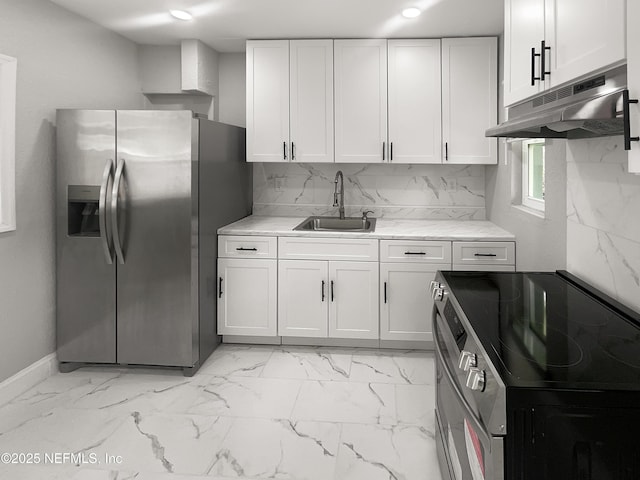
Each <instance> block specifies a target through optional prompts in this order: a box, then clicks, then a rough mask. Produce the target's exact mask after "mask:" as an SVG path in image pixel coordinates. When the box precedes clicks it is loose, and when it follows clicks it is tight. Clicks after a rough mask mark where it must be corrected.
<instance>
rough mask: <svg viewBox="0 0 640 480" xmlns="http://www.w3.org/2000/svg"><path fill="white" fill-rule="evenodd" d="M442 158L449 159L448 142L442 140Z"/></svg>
mask: <svg viewBox="0 0 640 480" xmlns="http://www.w3.org/2000/svg"><path fill="white" fill-rule="evenodd" d="M444 160H445V162H448V161H449V142H444Z"/></svg>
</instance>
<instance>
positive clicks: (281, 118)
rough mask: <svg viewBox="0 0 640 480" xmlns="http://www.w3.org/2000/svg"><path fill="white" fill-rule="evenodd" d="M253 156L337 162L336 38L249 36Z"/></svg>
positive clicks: (249, 124) (265, 159) (261, 159)
mask: <svg viewBox="0 0 640 480" xmlns="http://www.w3.org/2000/svg"><path fill="white" fill-rule="evenodd" d="M247 161H249V162H288V161H296V162H315V163H319V162H333V41H332V40H292V41H289V40H250V41H248V42H247Z"/></svg>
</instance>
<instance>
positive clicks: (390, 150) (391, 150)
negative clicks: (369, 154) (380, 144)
mask: <svg viewBox="0 0 640 480" xmlns="http://www.w3.org/2000/svg"><path fill="white" fill-rule="evenodd" d="M389 161H390V162H393V142H391V143H390V144H389Z"/></svg>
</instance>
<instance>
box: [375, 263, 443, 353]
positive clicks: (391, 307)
mask: <svg viewBox="0 0 640 480" xmlns="http://www.w3.org/2000/svg"><path fill="white" fill-rule="evenodd" d="M450 268H451V264H442V265H439V264H407V263H381V264H380V338H381V339H382V340H421V341H431V340H433V336H432V327H431V311H432V309H433V300H432V299H431V295H430V294H429V284H430V282H431V281H432V280H433V279H434V277H435V275H436V272H437V271H438V270H449V269H450Z"/></svg>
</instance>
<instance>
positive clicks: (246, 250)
mask: <svg viewBox="0 0 640 480" xmlns="http://www.w3.org/2000/svg"><path fill="white" fill-rule="evenodd" d="M236 250H238V251H240V252H257V251H258V249H257V248H244V247H238V248H236Z"/></svg>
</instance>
